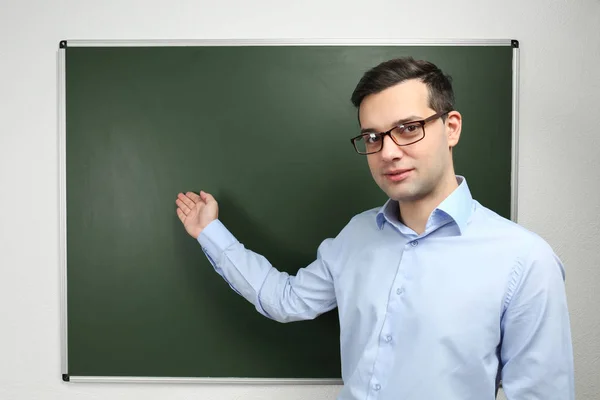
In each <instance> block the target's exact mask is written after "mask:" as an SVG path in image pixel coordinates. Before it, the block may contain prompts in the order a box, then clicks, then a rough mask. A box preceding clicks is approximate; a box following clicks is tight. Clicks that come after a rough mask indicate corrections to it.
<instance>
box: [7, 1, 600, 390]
mask: <svg viewBox="0 0 600 400" xmlns="http://www.w3.org/2000/svg"><path fill="white" fill-rule="evenodd" d="M169 3H171V2H167V1H159V0H146V1H142V0H121V1H117V0H106V1H89V0H80V1H76V0H63V1H54V2H51V1H47V0H21V1H16V0H12V1H11V0H0V57H1V62H0V274H1V275H0V311H1V313H0V317H1V319H0V324H1V325H0V327H1V328H0V360H1V361H0V398H2V399H111V400H117V399H128V400H130V399H137V398H144V399H149V400H152V399H162V398H169V399H191V398H197V399H219V400H228V399H240V398H244V399H282V398H285V399H316V400H320V399H333V398H335V395H336V393H337V391H338V389H339V388H338V387H295V386H291V387H290V386H288V387H266V388H265V387H227V386H211V387H203V386H199V385H155V384H152V385H126V384H104V385H99V384H98V385H97V384H94V385H92V384H65V383H63V382H62V381H61V380H60V352H59V349H60V346H59V344H60V337H59V332H60V330H59V317H60V313H59V274H58V242H57V240H58V239H57V238H58V236H57V232H58V225H57V223H58V212H57V209H58V203H57V187H58V184H57V153H56V149H57V133H56V107H57V104H56V51H57V45H58V42H59V40H60V39H124V38H127V39H141V38H149V39H159V38H171V39H174V38H179V39H188V38H193V39H203V38H342V37H343V38H516V39H518V40H520V43H521V72H522V75H521V86H520V99H521V109H520V112H521V114H520V115H521V118H520V129H521V130H520V133H521V135H520V144H521V147H520V157H519V163H520V168H519V187H518V190H519V210H520V214H519V215H520V222H521V223H522V224H523V225H525V226H526V227H528V228H530V229H533V230H535V231H536V232H538V233H539V234H541V235H542V236H544V237H545V238H546V239H547V240H548V241H549V242H550V243H551V244H552V245H553V246H554V247H555V249H556V250H557V252H558V253H559V255H560V256H561V257H562V259H563V260H564V262H565V264H566V267H567V274H568V275H567V291H568V297H569V304H570V309H571V313H572V314H571V315H572V329H573V341H574V348H575V357H576V381H577V392H578V397H577V398H578V399H590V400H592V399H600V379H598V375H599V372H600V357H599V354H600V313H599V312H598V306H599V305H600V290H598V289H597V287H598V285H599V284H600V252H598V251H597V248H598V246H597V241H598V240H599V239H600V233H599V230H600V217H599V216H598V214H599V213H600V189H599V184H600V173H599V171H600V157H598V150H599V149H600V132H599V127H600V117H599V116H600V109H599V108H598V106H599V104H600V95H599V93H600V79H599V77H598V73H597V71H598V70H599V68H600V1H599V0H579V1H577V2H575V1H565V0H562V1H551V0H544V1H542V0H530V1H526V2H521V1H516V0H508V1H504V2H500V1H491V0H483V1H479V2H472V1H467V0H455V1H446V0H432V1H424V2H408V1H385V0H370V1H360V2H359V1H350V0H329V1H328V0H321V1H316V0H310V1H307V0H304V1H291V0H288V1H285V0H284V1H275V0H255V1H251V2H245V1H242V0H237V1H234V0H222V1H219V2H218V1H210V2H208V1H202V0H197V1H191V0H187V1H176V0H172V3H171V4H169ZM467 123H468V122H467ZM32 249H35V250H36V251H35V252H33V251H32Z"/></svg>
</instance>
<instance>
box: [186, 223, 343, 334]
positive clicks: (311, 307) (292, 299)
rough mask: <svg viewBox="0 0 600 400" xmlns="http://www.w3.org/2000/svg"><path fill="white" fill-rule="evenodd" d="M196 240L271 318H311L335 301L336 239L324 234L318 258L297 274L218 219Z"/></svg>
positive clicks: (243, 293)
mask: <svg viewBox="0 0 600 400" xmlns="http://www.w3.org/2000/svg"><path fill="white" fill-rule="evenodd" d="M198 242H199V243H200V245H201V246H202V250H203V251H204V253H205V254H206V257H207V258H208V260H209V261H210V263H211V264H212V266H213V267H214V269H215V271H216V272H217V273H218V274H219V275H221V276H222V277H223V278H224V279H225V280H226V281H227V283H228V284H229V286H231V288H232V289H233V290H235V292H237V293H238V294H239V295H241V296H243V297H244V298H245V299H246V300H248V301H249V302H251V303H252V304H254V306H255V308H256V310H257V311H258V312H260V313H261V314H263V315H264V316H266V317H268V318H271V319H273V320H276V321H279V322H292V321H299V320H306V319H313V318H315V317H316V316H318V315H319V314H322V313H324V312H326V311H329V310H331V309H333V308H334V307H335V306H336V299H335V290H334V285H333V277H332V275H331V272H330V269H329V264H328V260H331V259H332V248H333V244H334V239H326V240H324V241H323V242H322V243H321V245H320V246H319V248H318V251H317V257H316V259H315V260H314V261H313V262H312V263H311V264H310V265H308V266H306V267H304V268H301V269H300V270H298V272H297V273H296V275H295V276H292V275H290V274H288V273H286V272H282V271H279V270H277V269H276V268H275V267H273V266H272V265H271V264H270V262H269V261H268V260H267V259H266V258H265V257H264V256H262V255H260V254H257V253H255V252H253V251H251V250H249V249H246V248H245V247H244V245H243V244H242V243H240V242H239V241H238V240H237V239H236V238H235V237H234V236H233V234H232V233H231V232H230V231H229V230H228V229H227V228H226V227H225V226H224V225H223V223H222V222H221V221H220V220H218V219H217V220H214V221H212V222H211V223H210V224H209V225H208V226H206V228H204V230H203V231H202V233H201V234H200V236H198Z"/></svg>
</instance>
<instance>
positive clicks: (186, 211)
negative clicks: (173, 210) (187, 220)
mask: <svg viewBox="0 0 600 400" xmlns="http://www.w3.org/2000/svg"><path fill="white" fill-rule="evenodd" d="M175 204H177V207H179V208H178V209H177V210H179V211H182V212H183V214H184V215H188V214H189V213H190V211H192V210H191V209H190V208H189V207H188V206H187V205H186V204H185V203H184V202H183V201H181V200H180V199H179V198H178V199H177V200H175Z"/></svg>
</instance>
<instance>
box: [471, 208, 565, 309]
mask: <svg viewBox="0 0 600 400" xmlns="http://www.w3.org/2000/svg"><path fill="white" fill-rule="evenodd" d="M471 223H472V224H473V225H474V227H476V228H477V229H476V230H477V231H480V232H484V233H482V234H483V235H487V237H488V239H489V241H490V243H494V246H497V247H499V248H502V249H503V251H506V252H508V253H510V255H511V259H512V260H513V263H512V269H511V273H510V277H509V282H508V288H507V289H508V290H507V296H506V303H505V304H508V302H510V299H511V297H512V296H513V294H514V293H515V292H516V291H519V290H525V288H529V290H533V288H535V291H538V290H543V288H549V287H558V286H560V285H562V283H563V282H564V279H565V268H564V265H563V263H562V261H561V260H560V258H559V257H558V255H557V254H556V252H555V251H554V250H553V248H552V247H551V245H550V244H549V243H548V241H547V240H546V239H544V238H543V237H542V236H541V235H539V234H538V233H536V232H534V231H532V230H530V229H527V228H525V227H524V226H522V225H520V224H518V223H516V222H514V221H511V220H509V219H507V218H504V217H502V216H501V215H499V214H497V213H496V212H494V211H492V210H490V209H489V208H486V207H484V206H482V205H481V204H479V203H476V211H475V213H474V214H473V218H472V221H471Z"/></svg>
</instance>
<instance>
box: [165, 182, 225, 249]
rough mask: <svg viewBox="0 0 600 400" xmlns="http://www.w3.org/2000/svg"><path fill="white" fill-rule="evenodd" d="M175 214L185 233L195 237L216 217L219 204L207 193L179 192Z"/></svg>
mask: <svg viewBox="0 0 600 400" xmlns="http://www.w3.org/2000/svg"><path fill="white" fill-rule="evenodd" d="M175 202H176V204H177V207H178V208H177V216H178V217H179V219H180V220H181V222H182V223H183V226H184V228H185V230H186V231H187V233H188V234H189V235H190V236H192V237H193V238H195V239H197V238H198V236H200V233H201V232H202V230H203V229H204V228H205V227H206V226H207V225H208V224H210V223H211V222H212V221H214V220H215V219H217V218H218V213H219V206H218V204H217V202H216V200H215V199H214V198H213V197H212V196H211V195H210V194H208V193H205V192H200V196H199V195H197V194H196V193H192V192H187V193H186V194H183V193H179V195H178V196H177V200H176V201H175Z"/></svg>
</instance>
